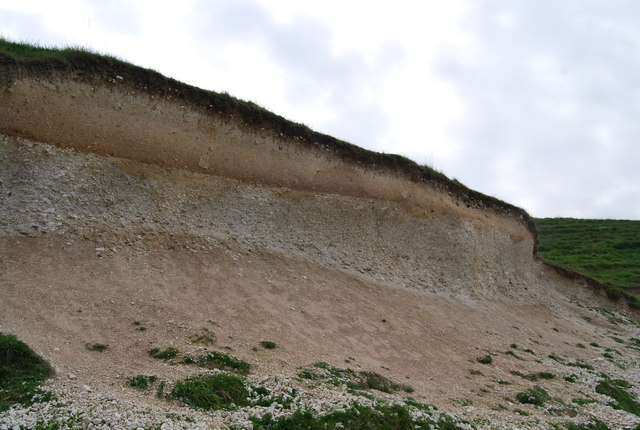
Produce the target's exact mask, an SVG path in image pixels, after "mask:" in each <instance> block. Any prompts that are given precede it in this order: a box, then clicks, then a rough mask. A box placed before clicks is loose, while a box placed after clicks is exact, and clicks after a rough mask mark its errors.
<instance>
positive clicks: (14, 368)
mask: <svg viewBox="0 0 640 430" xmlns="http://www.w3.org/2000/svg"><path fill="white" fill-rule="evenodd" d="M52 375H53V369H52V368H51V366H50V365H49V364H48V363H47V362H46V361H45V360H43V359H42V358H41V357H40V356H39V355H37V354H36V353H35V352H33V350H32V349H31V348H29V347H28V346H27V345H25V344H24V343H23V342H21V341H19V340H18V338H16V337H15V336H14V335H10V334H4V333H0V411H4V410H7V409H9V407H11V406H12V405H14V404H17V403H19V404H22V405H28V404H29V403H30V402H31V401H32V399H33V398H34V396H35V395H37V394H39V395H43V394H44V393H43V392H42V391H40V390H39V388H38V387H39V386H40V384H41V383H42V382H43V381H44V380H45V379H47V378H49V377H51V376H52ZM45 396H46V394H45Z"/></svg>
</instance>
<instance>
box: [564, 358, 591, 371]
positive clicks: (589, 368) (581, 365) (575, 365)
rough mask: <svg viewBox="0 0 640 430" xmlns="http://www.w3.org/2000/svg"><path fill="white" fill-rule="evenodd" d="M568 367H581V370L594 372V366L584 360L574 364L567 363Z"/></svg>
mask: <svg viewBox="0 0 640 430" xmlns="http://www.w3.org/2000/svg"><path fill="white" fill-rule="evenodd" d="M566 364H567V366H572V367H579V368H580V369H586V370H593V366H592V365H590V364H588V363H585V362H584V361H582V360H576V361H574V362H573V363H566Z"/></svg>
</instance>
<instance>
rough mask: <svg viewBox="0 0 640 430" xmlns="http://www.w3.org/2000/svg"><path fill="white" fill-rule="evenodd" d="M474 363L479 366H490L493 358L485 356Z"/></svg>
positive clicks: (488, 355)
mask: <svg viewBox="0 0 640 430" xmlns="http://www.w3.org/2000/svg"><path fill="white" fill-rule="evenodd" d="M476 361H477V362H478V363H480V364H491V363H493V357H491V355H490V354H487V355H484V356H482V357H478V358H476Z"/></svg>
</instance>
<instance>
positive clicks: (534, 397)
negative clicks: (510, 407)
mask: <svg viewBox="0 0 640 430" xmlns="http://www.w3.org/2000/svg"><path fill="white" fill-rule="evenodd" d="M550 398H551V396H549V393H547V390H545V389H544V388H542V387H533V388H530V389H528V390H526V391H522V392H520V393H518V394H516V399H517V400H518V401H519V402H520V403H523V404H530V405H536V406H542V405H544V404H545V402H546V401H547V400H549V399H550Z"/></svg>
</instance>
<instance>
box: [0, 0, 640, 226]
mask: <svg viewBox="0 0 640 430" xmlns="http://www.w3.org/2000/svg"><path fill="white" fill-rule="evenodd" d="M0 36H2V37H5V38H10V39H12V40H17V41H27V42H35V43H39V44H42V45H47V46H56V47H65V46H78V47H83V48H88V49H91V50H94V51H97V52H100V53H105V54H110V55H114V56H117V57H118V58H121V59H123V60H126V61H129V62H131V63H134V64H136V65H139V66H142V67H146V68H151V69H154V70H157V71H159V72H160V73H162V74H164V75H166V76H169V77H172V78H175V79H178V80H180V81H182V82H185V83H187V84H190V85H194V86H197V87H200V88H204V89H207V90H213V91H218V92H223V91H225V92H228V93H229V94H231V95H233V96H236V97H238V98H241V99H244V100H250V101H253V102H255V103H257V104H259V105H261V106H263V107H265V108H267V109H269V110H271V111H273V112H275V113H277V114H279V115H282V116H284V117H286V118H288V119H290V120H293V121H295V122H300V123H304V124H306V125H307V126H309V127H311V128H312V129H314V130H316V131H319V132H322V133H326V134H330V135H332V136H335V137H337V138H339V139H343V140H346V141H348V142H351V143H353V144H356V145H358V146H361V147H364V148H367V149H371V150H374V151H378V152H385V153H395V154H401V155H404V156H406V157H409V158H411V159H413V160H415V161H416V162H418V163H420V164H427V165H429V166H431V167H433V168H435V169H437V170H439V171H442V172H443V173H444V174H446V175H447V176H449V177H450V178H456V179H457V180H459V181H460V182H462V183H464V184H465V185H467V186H468V187H469V188H472V189H475V190H477V191H480V192H482V193H484V194H488V195H492V196H494V197H497V198H499V199H501V200H504V201H507V202H509V203H512V204H514V205H516V206H520V207H522V208H524V209H525V210H527V212H529V214H531V215H532V216H534V217H575V218H611V219H635V220H640V142H637V141H636V139H638V138H640V1H636V0H606V1H603V0H562V1H559V0H438V1H436V0H422V1H418V0H415V1H408V0H394V1H393V2H390V1H385V2H381V1H376V0H368V1H360V0H340V1H334V0H323V1H300V0H209V1H207V0H181V1H179V2H178V1H168V0H103V1H100V0H58V1H55V2H53V1H50V0H37V1H36V0H20V1H15V0H0Z"/></svg>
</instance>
